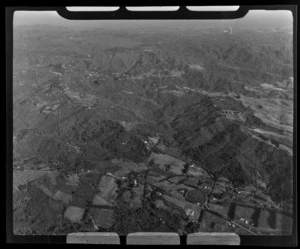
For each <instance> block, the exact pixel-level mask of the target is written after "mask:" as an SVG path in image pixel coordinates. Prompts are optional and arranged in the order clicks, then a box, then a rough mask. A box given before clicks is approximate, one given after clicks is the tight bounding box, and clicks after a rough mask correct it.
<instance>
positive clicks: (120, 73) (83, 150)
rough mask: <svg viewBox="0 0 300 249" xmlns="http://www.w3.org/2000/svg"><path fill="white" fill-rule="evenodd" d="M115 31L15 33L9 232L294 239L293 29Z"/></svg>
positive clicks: (146, 27) (149, 24)
mask: <svg viewBox="0 0 300 249" xmlns="http://www.w3.org/2000/svg"><path fill="white" fill-rule="evenodd" d="M57 18H60V17H57ZM99 22H101V21H99ZM111 22H112V23H111V24H110V25H111V26H109V25H108V26H107V27H106V26H105V25H104V26H101V27H95V26H93V27H90V28H88V27H87V28H82V27H81V28H80V29H79V28H78V29H76V28H74V27H73V26H72V27H69V26H63V25H61V26H59V25H46V24H44V23H42V24H39V23H36V24H35V25H26V24H24V23H22V22H21V21H19V23H17V24H15V25H14V30H13V39H14V40H13V41H14V42H13V54H14V57H13V232H14V234H15V235H65V234H68V233H71V232H79V231H82V232H89V231H94V232H97V231H99V232H116V233H118V234H119V235H126V234H128V233H132V232H140V231H143V232H150V231H152V232H176V233H178V234H179V235H186V234H190V233H194V232H235V233H237V234H239V235H258V236H259V235H290V234H291V233H292V225H293V218H292V217H293V212H292V210H293V205H292V203H293V196H294V195H293V122H294V119H293V117H294V81H293V33H292V31H293V29H292V22H290V23H288V24H287V25H286V26H282V27H275V28H274V27H269V26H267V27H264V26H261V27H251V28H250V27H243V26H242V25H240V26H238V25H235V26H234V25H231V24H230V25H231V26H229V25H228V23H226V25H223V24H221V22H215V23H214V25H211V26H209V25H206V26H205V25H203V26H201V22H202V21H201V20H198V21H197V22H196V21H194V22H188V21H186V22H185V21H177V22H181V23H180V25H179V24H178V25H177V23H176V22H175V21H173V22H172V21H170V22H169V23H166V24H162V25H159V24H158V23H157V22H156V21H144V22H139V21H131V23H130V25H128V27H127V28H124V27H123V28H122V26H120V28H119V29H118V23H117V21H115V23H114V21H111ZM119 22H121V21H119ZM138 22H139V24H137V23H138ZM195 23H196V24H197V25H196V24H195ZM135 24H136V25H135ZM112 26H113V28H111V27H112Z"/></svg>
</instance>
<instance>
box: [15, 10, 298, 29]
mask: <svg viewBox="0 0 300 249" xmlns="http://www.w3.org/2000/svg"><path fill="white" fill-rule="evenodd" d="M224 23H229V24H230V25H232V26H236V27H245V28H257V27H258V28H265V27H268V28H281V27H290V28H292V25H293V17H292V13H291V12H290V11H287V10H278V11H274V10H272V11H265V10H251V11H249V12H248V14H247V15H246V16H245V17H244V18H241V19H237V20H226V21H224V20H209V21H208V20H87V21H85V20H67V19H65V18H63V17H61V16H59V15H58V14H57V12H55V11H16V12H15V13H14V25H15V26H19V25H44V24H46V25H54V26H63V27H69V28H80V29H82V28H88V29H91V28H98V27H106V28H112V29H117V28H126V27H128V26H131V27H132V26H137V27H138V26H139V27H141V26H143V25H147V26H149V25H150V26H151V25H154V26H160V25H163V26H166V25H170V26H173V27H195V25H196V26H203V27H205V26H219V25H220V24H221V25H222V24H224Z"/></svg>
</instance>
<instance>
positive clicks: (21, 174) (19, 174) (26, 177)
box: [13, 170, 57, 193]
mask: <svg viewBox="0 0 300 249" xmlns="http://www.w3.org/2000/svg"><path fill="white" fill-rule="evenodd" d="M52 174H57V173H53V172H51V171H42V170H14V171H13V193H15V192H16V191H17V190H18V189H19V186H21V185H24V184H27V183H29V182H32V181H33V180H35V179H37V178H40V177H42V176H44V175H52Z"/></svg>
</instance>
